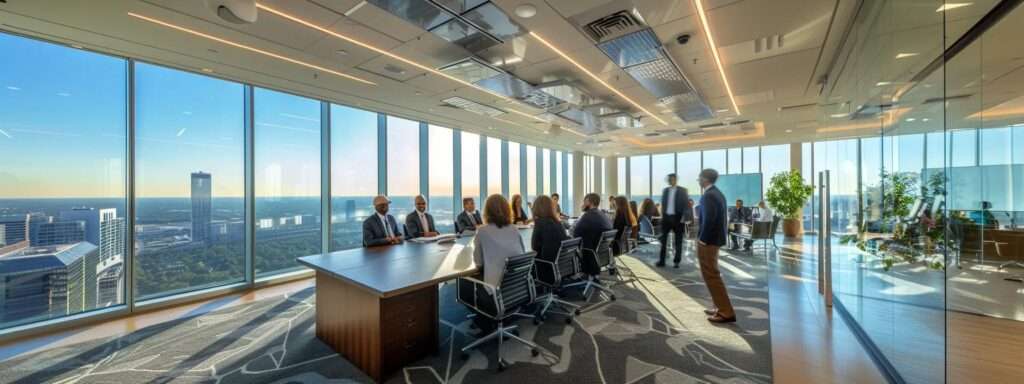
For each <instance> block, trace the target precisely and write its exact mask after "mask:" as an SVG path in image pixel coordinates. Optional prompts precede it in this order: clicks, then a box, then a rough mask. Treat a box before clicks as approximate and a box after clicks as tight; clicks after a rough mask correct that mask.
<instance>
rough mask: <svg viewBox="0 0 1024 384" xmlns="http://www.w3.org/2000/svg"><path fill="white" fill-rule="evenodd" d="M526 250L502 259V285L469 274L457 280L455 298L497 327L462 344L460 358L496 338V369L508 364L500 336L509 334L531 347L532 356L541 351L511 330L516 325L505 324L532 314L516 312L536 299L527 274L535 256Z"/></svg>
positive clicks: (530, 270) (503, 367)
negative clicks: (503, 354) (493, 322)
mask: <svg viewBox="0 0 1024 384" xmlns="http://www.w3.org/2000/svg"><path fill="white" fill-rule="evenodd" d="M535 255H536V253H534V252H529V253H524V254H522V255H518V256H512V257H509V258H508V259H507V260H506V261H505V272H504V274H503V275H502V277H501V285H500V286H498V287H495V286H493V285H490V284H487V283H485V282H483V281H480V280H477V279H475V278H472V277H461V278H459V280H458V301H459V302H460V303H462V304H463V305H465V306H467V307H469V309H470V310H472V311H473V312H474V313H475V314H476V315H477V316H486V317H487V318H489V319H492V320H494V321H496V322H497V323H498V327H497V329H495V330H494V332H491V333H490V334H488V335H486V336H483V337H481V338H479V339H476V340H475V341H473V342H472V343H470V344H469V345H466V346H465V347H463V348H462V353H463V358H467V357H468V355H466V352H467V351H469V350H470V349H473V348H476V347H478V346H480V345H482V344H483V343H486V342H488V341H491V340H493V339H498V371H502V370H504V369H505V367H506V366H507V365H508V363H507V362H505V360H503V359H502V349H501V347H502V339H504V338H509V339H511V340H515V341H518V342H520V343H523V344H525V345H526V346H529V347H530V352H531V353H532V354H533V356H537V355H538V354H540V350H539V347H538V346H537V344H534V343H532V342H530V341H527V340H525V339H523V338H520V337H519V336H518V335H516V334H515V333H513V331H514V330H515V329H516V328H517V326H515V325H513V326H506V325H505V323H506V322H507V321H508V320H510V319H512V318H514V317H524V318H533V316H532V315H528V314H524V313H522V312H519V311H520V310H522V309H523V308H524V307H526V306H527V305H529V304H531V303H533V302H534V301H535V300H536V299H537V291H536V288H535V287H534V285H533V278H532V277H531V276H530V274H531V272H532V270H533V262H534V256H535Z"/></svg>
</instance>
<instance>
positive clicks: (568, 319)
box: [565, 316, 572, 324]
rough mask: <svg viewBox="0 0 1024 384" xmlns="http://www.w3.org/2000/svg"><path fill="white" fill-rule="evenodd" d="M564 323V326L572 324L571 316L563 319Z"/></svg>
mask: <svg viewBox="0 0 1024 384" xmlns="http://www.w3.org/2000/svg"><path fill="white" fill-rule="evenodd" d="M565 323H566V324H572V316H568V317H566V318H565Z"/></svg>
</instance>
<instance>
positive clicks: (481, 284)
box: [459, 276, 498, 295]
mask: <svg viewBox="0 0 1024 384" xmlns="http://www.w3.org/2000/svg"><path fill="white" fill-rule="evenodd" d="M459 280H465V281H468V282H470V283H472V284H473V286H474V287H483V288H484V289H486V290H487V293H488V294H491V295H493V294H495V293H498V287H495V286H493V285H490V284H487V283H485V282H484V281H483V280H479V279H477V278H475V277H469V276H465V277H460V278H459Z"/></svg>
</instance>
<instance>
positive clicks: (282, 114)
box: [253, 88, 321, 275]
mask: <svg viewBox="0 0 1024 384" xmlns="http://www.w3.org/2000/svg"><path fill="white" fill-rule="evenodd" d="M253 99H254V101H253V103H254V110H253V115H254V124H255V128H254V141H255V143H254V146H255V148H254V150H253V153H254V154H255V167H254V169H255V177H254V181H255V191H256V200H255V204H256V212H255V217H256V223H255V224H256V241H255V247H254V256H255V269H256V274H257V275H269V274H273V273H279V272H284V271H289V270H294V269H299V268H300V266H299V264H298V263H297V262H296V261H295V258H297V257H299V256H306V255H312V254H316V253H320V251H321V249H320V247H321V238H320V236H321V229H320V228H321V226H320V192H321V191H320V134H321V133H320V102H319V101H316V100H313V99H308V98H305V97H299V96H294V95H290V94H287V93H282V92H277V91H271V90H268V89H263V88H257V89H256V90H255V95H254V97H253Z"/></svg>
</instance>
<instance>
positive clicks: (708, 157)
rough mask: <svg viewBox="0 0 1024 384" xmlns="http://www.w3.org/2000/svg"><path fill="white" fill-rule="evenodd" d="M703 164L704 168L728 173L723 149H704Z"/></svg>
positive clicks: (722, 173)
mask: <svg viewBox="0 0 1024 384" xmlns="http://www.w3.org/2000/svg"><path fill="white" fill-rule="evenodd" d="M701 153H702V154H703V156H704V157H703V164H704V168H705V169H707V168H711V169H714V170H716V171H718V173H719V174H721V175H724V174H726V173H728V170H727V169H726V166H725V164H726V151H725V150H724V149H717V150H714V151H704V152H701Z"/></svg>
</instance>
